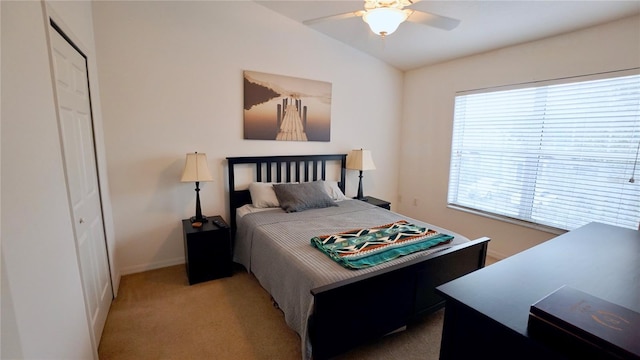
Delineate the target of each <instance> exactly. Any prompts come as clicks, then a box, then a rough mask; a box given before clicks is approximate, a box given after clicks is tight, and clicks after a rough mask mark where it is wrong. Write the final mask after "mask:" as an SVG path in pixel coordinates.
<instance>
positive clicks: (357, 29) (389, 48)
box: [257, 0, 640, 70]
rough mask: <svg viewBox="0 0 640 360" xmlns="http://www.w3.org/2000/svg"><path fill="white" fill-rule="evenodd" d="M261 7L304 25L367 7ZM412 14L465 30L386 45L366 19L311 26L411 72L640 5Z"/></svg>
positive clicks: (307, 1)
mask: <svg viewBox="0 0 640 360" xmlns="http://www.w3.org/2000/svg"><path fill="white" fill-rule="evenodd" d="M257 2H258V3H260V4H262V5H264V6H265V7H267V8H269V9H271V10H273V11H275V12H278V13H280V14H282V15H284V16H286V17H289V18H291V19H293V20H296V21H299V22H301V23H302V22H303V21H305V20H310V19H315V18H319V17H324V16H330V15H336V14H342V13H348V12H353V11H357V10H362V9H363V6H364V2H363V1H336V0H333V1H316V0H304V1H257ZM409 8H411V9H414V10H419V11H423V12H429V13H434V14H438V15H443V16H447V17H450V18H455V19H458V20H460V25H459V26H458V27H456V28H455V29H453V30H450V31H446V30H441V29H438V28H435V27H430V26H427V25H423V24H417V23H412V22H404V23H402V24H400V26H399V28H398V30H397V31H396V32H394V33H393V34H390V35H388V36H386V37H385V38H384V39H382V38H381V37H380V36H378V35H375V34H374V33H372V32H371V30H369V27H368V25H367V24H366V23H365V22H364V21H363V20H362V18H361V17H352V18H347V19H340V20H331V21H322V22H318V23H315V24H312V25H308V26H310V27H311V28H313V29H315V30H317V31H319V32H322V33H324V34H326V35H327V36H330V37H332V38H334V39H337V40H339V41H341V42H344V43H345V44H348V45H350V46H352V47H354V48H357V49H360V50H361V51H364V52H366V53H368V54H370V55H372V56H374V57H377V58H379V59H381V60H383V61H385V62H386V63H388V64H390V65H392V66H394V67H396V68H398V69H400V70H410V69H414V68H418V67H421V66H425V65H428V64H433V63H437V62H442V61H446V60H449V59H453V58H458V57H462V56H467V55H471V54H476V53H481V52H485V51H489V50H494V49H498V48H501V47H505V46H510V45H514V44H518V43H523V42H528V41H532V40H538V39H542V38H545V37H549V36H554V35H558V34H561V33H566V32H570V31H574V30H578V29H582V28H586V27H590V26H593V25H598V24H602V23H606V22H609V21H612V20H617V19H621V18H624V17H628V16H632V15H635V14H640V0H634V1H575V0H574V1H540V0H538V1H515V0H514V1H487V0H475V1H429V0H422V1H417V2H415V1H414V4H413V5H411V6H409ZM638 31H639V32H640V21H639V24H638ZM638 56H640V54H639V55H638Z"/></svg>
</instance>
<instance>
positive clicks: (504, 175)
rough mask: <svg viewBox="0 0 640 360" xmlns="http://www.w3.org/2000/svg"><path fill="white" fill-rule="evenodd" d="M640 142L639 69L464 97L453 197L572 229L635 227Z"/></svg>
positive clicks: (465, 204)
mask: <svg viewBox="0 0 640 360" xmlns="http://www.w3.org/2000/svg"><path fill="white" fill-rule="evenodd" d="M639 146H640V76H639V75H631V76H621V77H615V78H608V79H599V80H590V81H581V82H573V83H565V84H554V85H544V86H537V87H531V88H522V89H516V90H506V91H494V92H486V93H478V94H467V95H458V96H456V101H455V118H454V129H453V141H452V150H451V154H452V155H451V171H450V174H449V193H448V202H449V204H450V205H453V206H454V207H462V208H466V209H472V210H475V211H479V212H481V213H488V214H495V215H499V216H503V217H507V218H512V219H518V220H522V221H526V222H529V223H534V224H540V225H545V226H550V227H554V228H559V229H565V230H572V229H575V228H577V227H580V226H582V225H584V224H587V223H589V222H592V221H597V222H602V223H606V224H612V225H618V226H623V227H627V228H632V229H637V228H638V223H639V222H640V172H639V170H640V169H638V168H637V167H640V166H637V162H638V149H639ZM634 172H635V173H634ZM634 175H635V176H638V179H635V178H634Z"/></svg>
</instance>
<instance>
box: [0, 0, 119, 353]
mask: <svg viewBox="0 0 640 360" xmlns="http://www.w3.org/2000/svg"><path fill="white" fill-rule="evenodd" d="M0 6H1V9H2V10H1V16H2V21H1V26H2V31H1V34H2V39H1V41H2V106H1V111H2V114H1V118H2V134H1V136H2V141H1V147H2V151H1V155H2V158H1V165H2V167H1V171H2V184H1V186H2V188H1V198H2V212H1V222H2V225H3V226H2V229H1V238H2V256H1V259H2V268H1V269H2V270H1V271H2V340H1V342H2V348H1V351H2V352H1V354H0V356H1V357H2V358H3V359H4V358H6V359H13V358H27V359H90V358H95V357H97V349H96V346H95V344H92V341H91V332H90V326H89V320H88V317H87V314H86V311H85V306H84V298H83V295H82V285H81V279H80V272H79V267H78V260H77V255H76V248H75V242H74V237H73V228H72V219H71V215H70V214H71V212H70V209H69V205H68V198H67V191H66V185H65V178H64V171H63V164H62V153H61V147H60V139H59V135H58V123H57V119H56V107H55V103H54V96H53V84H52V74H51V69H50V64H49V55H48V45H47V28H48V25H47V21H46V16H45V13H46V11H45V8H44V7H43V4H42V3H41V2H37V1H22V2H18V1H16V2H12V1H2V2H1V3H0ZM51 6H52V8H53V10H52V11H54V12H55V16H56V18H57V19H58V20H59V22H60V23H59V24H60V25H61V26H62V27H63V29H65V30H66V31H68V35H70V36H71V37H72V39H73V40H74V41H76V42H77V44H78V45H80V47H81V48H82V50H83V51H84V52H85V53H86V54H87V55H88V56H89V61H88V65H89V77H90V81H91V82H92V83H91V88H90V90H91V92H92V95H93V100H94V101H93V112H94V116H95V119H94V120H97V121H96V125H97V126H96V142H97V147H98V163H99V167H102V170H100V171H101V178H100V180H101V186H102V187H103V188H102V191H103V196H104V197H105V199H104V202H105V204H104V205H105V209H106V213H105V215H106V227H107V236H108V237H109V238H110V239H113V227H112V226H110V224H109V222H110V220H109V219H110V218H111V215H110V202H109V200H108V187H107V185H108V183H107V178H106V176H105V175H106V168H105V165H104V163H105V161H104V160H103V159H104V144H103V142H102V140H101V138H102V133H101V117H100V101H99V92H98V82H97V77H96V74H97V72H96V63H95V56H94V55H95V50H93V46H94V42H93V33H92V27H93V25H92V23H91V3H90V2H86V1H81V2H80V1H79V2H54V3H52V4H51ZM52 14H53V13H52Z"/></svg>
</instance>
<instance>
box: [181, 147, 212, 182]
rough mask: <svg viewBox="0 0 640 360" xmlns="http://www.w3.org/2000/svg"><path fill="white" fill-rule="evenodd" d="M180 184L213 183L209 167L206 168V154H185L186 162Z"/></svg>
mask: <svg viewBox="0 0 640 360" xmlns="http://www.w3.org/2000/svg"><path fill="white" fill-rule="evenodd" d="M180 181H182V182H200V181H213V178H212V177H211V173H210V172H209V166H207V154H205V153H197V152H195V153H190V154H187V161H186V163H185V165H184V171H183V172H182V178H181V179H180Z"/></svg>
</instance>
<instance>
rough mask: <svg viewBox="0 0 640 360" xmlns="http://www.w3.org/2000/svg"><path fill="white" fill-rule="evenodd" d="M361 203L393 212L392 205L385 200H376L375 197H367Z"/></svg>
mask: <svg viewBox="0 0 640 360" xmlns="http://www.w3.org/2000/svg"><path fill="white" fill-rule="evenodd" d="M361 201H366V202H368V203H369V204H371V205H375V206H377V207H381V208H383V209H387V210H391V203H390V202H388V201H385V200H380V199H377V198H374V197H373V196H365V197H364V199H362V200H361Z"/></svg>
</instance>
